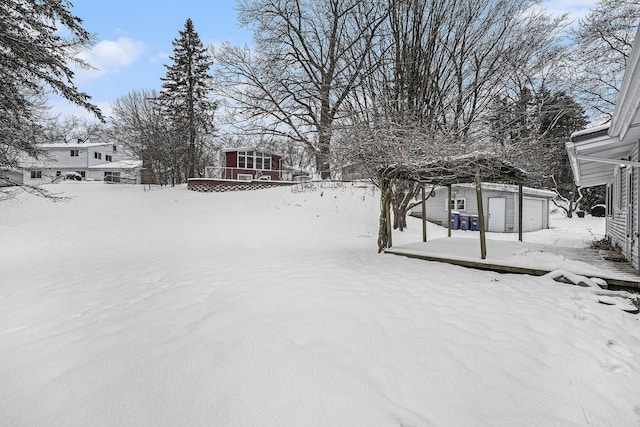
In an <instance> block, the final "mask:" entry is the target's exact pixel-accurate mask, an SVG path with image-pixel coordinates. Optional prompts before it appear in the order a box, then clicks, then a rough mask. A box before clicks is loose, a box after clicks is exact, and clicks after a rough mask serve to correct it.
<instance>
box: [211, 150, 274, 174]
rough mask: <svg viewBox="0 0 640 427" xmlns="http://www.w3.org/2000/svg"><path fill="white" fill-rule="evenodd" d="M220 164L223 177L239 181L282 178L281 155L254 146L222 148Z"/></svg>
mask: <svg viewBox="0 0 640 427" xmlns="http://www.w3.org/2000/svg"><path fill="white" fill-rule="evenodd" d="M220 164H221V166H222V176H221V177H222V178H223V179H235V180H240V181H252V180H254V179H260V180H274V181H281V180H282V156H280V155H278V154H274V153H269V152H267V151H260V150H257V149H255V148H246V147H243V148H229V149H226V150H223V152H222V155H221V159H220Z"/></svg>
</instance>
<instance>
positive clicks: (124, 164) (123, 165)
mask: <svg viewBox="0 0 640 427" xmlns="http://www.w3.org/2000/svg"><path fill="white" fill-rule="evenodd" d="M141 167H142V160H136V159H125V160H119V161H117V162H106V163H100V164H99V165H93V166H89V169H136V168H141Z"/></svg>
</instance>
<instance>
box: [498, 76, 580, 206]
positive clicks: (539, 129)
mask: <svg viewBox="0 0 640 427" xmlns="http://www.w3.org/2000/svg"><path fill="white" fill-rule="evenodd" d="M490 121H491V126H492V129H493V130H494V131H495V132H494V137H495V139H496V142H499V143H500V144H502V145H503V146H505V147H506V149H507V153H508V154H507V157H508V158H509V159H510V160H511V161H512V162H513V163H514V164H516V165H518V166H521V167H523V168H524V169H525V170H526V171H527V172H529V174H530V175H529V176H530V182H529V185H533V186H536V187H543V188H548V189H552V190H553V191H555V192H556V194H557V197H556V200H555V202H556V205H557V206H558V207H560V208H561V209H563V210H564V211H565V212H566V213H567V216H569V217H571V214H572V212H573V211H574V210H575V209H576V206H577V202H578V201H579V200H576V196H577V195H578V194H579V191H578V188H576V186H575V183H574V181H573V174H572V172H571V166H570V164H569V157H568V155H567V152H566V150H565V148H564V144H565V142H566V141H568V140H569V137H570V136H571V133H572V132H575V131H577V130H580V129H583V128H584V127H585V126H586V125H587V120H586V116H585V112H584V109H583V108H582V107H581V106H580V105H579V104H578V103H577V102H576V101H575V100H574V99H573V98H572V97H571V96H569V95H567V94H566V93H565V92H563V91H555V92H552V91H549V90H547V89H546V88H544V87H541V88H537V89H536V90H529V89H527V90H523V91H521V92H520V94H519V97H518V98H517V99H515V100H511V101H505V100H504V99H503V100H502V101H501V102H500V103H498V104H496V112H494V113H493V114H491V118H490Z"/></svg>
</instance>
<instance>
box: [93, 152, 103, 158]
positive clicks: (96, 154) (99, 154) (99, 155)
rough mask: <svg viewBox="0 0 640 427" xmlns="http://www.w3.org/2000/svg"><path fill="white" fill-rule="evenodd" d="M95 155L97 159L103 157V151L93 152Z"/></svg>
mask: <svg viewBox="0 0 640 427" xmlns="http://www.w3.org/2000/svg"><path fill="white" fill-rule="evenodd" d="M93 157H95V158H96V159H102V153H98V152H97V151H96V152H95V153H93Z"/></svg>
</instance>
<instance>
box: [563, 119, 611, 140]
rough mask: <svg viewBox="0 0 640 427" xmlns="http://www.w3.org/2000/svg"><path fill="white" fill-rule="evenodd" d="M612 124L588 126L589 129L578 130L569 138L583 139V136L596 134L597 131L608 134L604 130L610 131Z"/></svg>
mask: <svg viewBox="0 0 640 427" xmlns="http://www.w3.org/2000/svg"><path fill="white" fill-rule="evenodd" d="M610 125H611V123H606V124H604V125H600V126H593V127H590V128H587V129H582V130H579V131H577V132H574V133H572V134H571V136H570V137H569V139H571V140H572V141H573V140H574V139H582V138H581V137H584V136H586V135H592V134H595V133H604V134H605V135H606V132H604V131H608V130H609V126H610Z"/></svg>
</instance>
